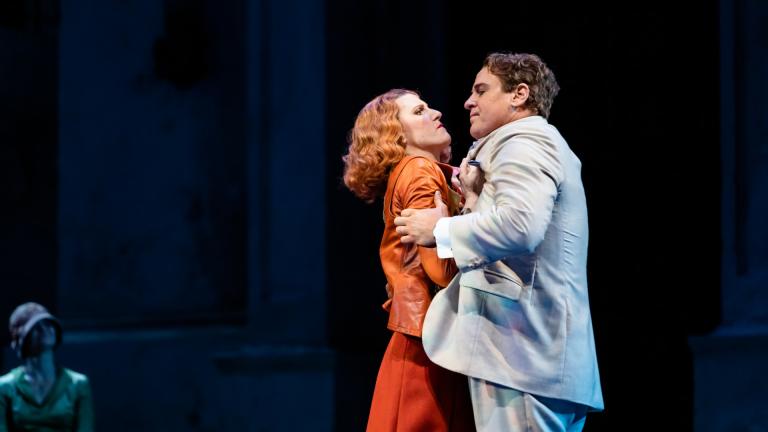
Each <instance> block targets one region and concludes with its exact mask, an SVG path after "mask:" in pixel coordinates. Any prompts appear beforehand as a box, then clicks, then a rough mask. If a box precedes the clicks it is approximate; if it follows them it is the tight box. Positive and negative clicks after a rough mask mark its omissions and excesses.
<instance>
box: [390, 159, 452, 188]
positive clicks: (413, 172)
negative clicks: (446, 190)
mask: <svg viewBox="0 0 768 432" xmlns="http://www.w3.org/2000/svg"><path fill="white" fill-rule="evenodd" d="M397 170H398V171H399V177H400V178H403V177H405V178H407V179H408V181H409V182H410V181H433V180H437V181H441V180H444V178H443V174H442V171H441V170H440V166H439V165H438V164H437V162H435V161H433V160H430V159H427V158H425V157H424V156H406V157H404V158H403V160H401V161H400V163H399V164H398V166H397Z"/></svg>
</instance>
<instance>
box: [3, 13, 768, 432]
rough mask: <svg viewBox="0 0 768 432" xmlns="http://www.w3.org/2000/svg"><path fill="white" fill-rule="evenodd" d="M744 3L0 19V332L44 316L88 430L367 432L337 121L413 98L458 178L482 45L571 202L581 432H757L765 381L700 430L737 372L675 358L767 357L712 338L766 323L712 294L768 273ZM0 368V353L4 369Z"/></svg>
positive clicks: (367, 361) (366, 344) (356, 261)
mask: <svg viewBox="0 0 768 432" xmlns="http://www.w3.org/2000/svg"><path fill="white" fill-rule="evenodd" d="M767 9H768V8H766V7H765V6H764V5H761V3H759V2H758V1H756V0H739V1H735V2H733V3H732V2H729V1H726V0H723V1H722V2H720V3H718V2H714V1H706V2H696V3H695V4H692V5H680V4H677V3H676V2H662V1H650V2H642V3H627V4H624V3H622V4H620V5H619V4H616V5H613V6H598V5H596V4H595V5H592V4H584V3H583V2H569V3H567V4H557V3H555V2H496V1H493V2H458V3H456V2H454V3H453V4H449V2H441V1H435V0H425V1H423V2H409V1H405V0H372V1H367V2H359V1H353V0H328V1H326V2H321V1H317V0H284V1H281V0H260V1H248V0H232V1H228V2H224V3H221V2H214V1H213V0H188V1H184V0H163V1H154V0H131V1H125V0H108V1H103V2H92V1H91V2H89V1H86V0H66V1H64V0H61V1H59V0H3V1H2V3H0V100H2V103H0V156H2V162H3V164H2V166H3V167H4V169H3V170H2V171H0V179H2V181H1V183H0V185H1V186H0V193H1V194H2V196H0V202H2V211H1V212H0V221H1V222H2V223H0V271H1V273H0V292H1V293H2V295H1V296H0V317H7V316H8V315H9V314H10V312H11V310H12V309H13V308H14V307H15V306H16V305H17V304H19V303H20V302H23V301H28V300H35V301H39V302H42V303H44V304H46V305H48V306H49V307H50V309H51V310H52V311H53V312H54V313H55V314H57V315H58V316H60V318H61V319H62V321H63V324H64V326H65V329H66V334H65V343H64V345H63V346H62V347H61V348H60V350H59V352H58V356H59V357H58V358H59V359H60V360H61V362H62V363H63V364H64V365H65V366H68V367H70V368H72V369H75V370H79V371H82V372H84V373H86V374H88V375H89V377H91V380H92V385H93V388H94V394H95V398H96V415H97V424H98V426H99V430H104V431H129V430H130V431H135V430H142V431H154V430H158V431H161V430H162V431H245V430H247V431H282V430H286V431H299V430H319V431H326V430H327V431H359V430H363V429H364V427H365V422H366V419H367V414H368V406H369V403H370V397H371V393H372V390H373V384H374V381H375V377H376V372H377V368H378V363H379V361H380V357H381V354H382V353H383V351H384V348H385V346H386V343H387V341H388V339H389V335H390V334H389V332H388V331H387V330H386V318H387V317H386V314H385V313H384V312H383V311H382V309H381V307H380V305H381V303H383V302H384V300H385V298H386V293H385V290H384V284H385V281H384V277H383V274H382V271H381V268H380V265H379V261H378V245H379V241H380V236H381V231H382V228H383V225H382V221H381V203H380V202H376V203H374V204H372V205H367V204H365V203H363V202H362V201H359V200H357V199H356V198H355V197H354V196H353V195H352V194H351V193H350V192H348V191H347V190H346V189H345V188H344V187H343V185H342V183H341V173H342V162H341V156H342V155H343V154H344V153H345V149H346V145H347V143H346V135H347V132H348V130H349V129H350V128H351V126H352V124H353V122H354V119H355V116H356V114H357V112H358V111H359V109H360V108H362V106H363V105H364V104H365V103H366V102H368V101H369V100H370V99H371V98H372V97H374V96H375V95H377V94H380V93H382V92H384V91H386V90H388V89H390V88H395V87H404V88H410V89H415V90H418V91H419V92H420V93H421V95H422V97H423V98H424V99H425V100H426V101H427V102H428V103H429V104H430V105H431V106H433V107H435V108H437V109H439V110H440V111H442V113H443V122H444V124H445V125H446V127H447V128H448V130H449V131H450V132H451V135H452V136H453V155H454V161H453V162H454V163H458V162H459V160H460V158H461V157H462V156H463V155H464V154H465V153H466V151H467V149H468V147H469V145H470V144H471V137H470V136H469V133H468V126H469V123H468V117H467V113H466V112H465V110H464V109H463V107H462V105H463V102H464V100H465V99H466V97H467V96H468V94H469V90H470V87H471V84H472V82H473V80H474V76H475V74H476V73H477V71H478V70H479V68H480V66H481V63H482V60H483V58H484V57H485V55H486V54H488V53H489V52H492V51H496V50H503V51H516V52H533V53H536V54H538V55H540V56H541V57H542V58H543V59H544V61H545V62H547V63H548V65H549V66H550V68H551V69H552V70H553V71H554V73H555V75H556V76H557V78H558V81H559V83H560V86H561V91H560V94H559V96H558V97H557V98H556V99H555V103H554V106H553V109H552V114H551V116H550V122H551V123H552V124H554V125H555V126H557V127H558V129H559V130H560V131H561V132H562V134H563V136H564V137H565V138H566V140H567V141H568V142H569V144H570V146H571V147H572V148H573V150H574V152H575V153H576V154H577V155H578V156H579V157H580V158H581V160H582V163H583V179H584V184H585V188H586V193H587V200H588V206H589V212H590V214H589V217H590V234H591V236H590V237H591V238H590V249H589V253H590V255H589V269H588V271H589V283H590V298H591V306H592V315H593V324H594V330H595V336H596V343H597V350H598V360H599V365H600V372H601V378H602V384H603V391H604V397H605V403H606V411H605V412H603V413H595V414H590V416H589V417H588V421H587V425H586V428H585V430H587V431H591V432H595V431H628V430H659V431H692V430H694V429H695V430H763V429H746V428H748V427H753V426H754V427H764V428H765V427H768V426H767V425H766V423H765V420H764V419H761V417H760V416H759V415H758V414H756V413H759V412H760V408H759V406H764V405H765V404H764V402H765V396H764V392H761V391H760V389H765V387H764V386H763V385H764V384H765V379H763V380H762V381H757V382H753V383H752V384H754V386H755V388H752V390H750V391H744V392H741V393H731V394H732V395H734V396H733V398H732V399H734V401H733V403H732V404H727V403H726V404H724V405H723V410H722V412H718V413H717V416H718V417H719V418H721V419H730V418H735V420H734V421H733V422H732V423H727V424H726V423H722V422H721V423H717V422H714V421H711V420H710V417H708V416H712V415H715V412H714V410H711V409H709V407H712V406H714V405H712V404H709V401H711V400H717V399H719V397H718V395H719V394H720V390H719V387H718V386H720V385H721V381H717V379H716V378H713V377H714V376H715V375H718V370H719V369H718V368H719V366H718V365H722V371H725V370H730V371H738V373H736V372H735V373H736V375H733V376H738V377H740V378H739V379H742V378H744V377H745V376H747V375H750V376H751V375H753V374H757V373H759V370H758V367H759V366H754V368H752V369H751V368H750V367H741V366H738V365H741V364H746V363H739V362H737V361H731V360H722V359H720V360H713V361H712V362H710V363H706V364H707V365H708V366H707V367H706V368H705V367H702V368H698V369H697V367H696V366H695V365H696V364H697V363H696V353H697V352H699V351H697V350H698V348H696V347H700V346H704V345H705V346H706V347H707V348H706V349H704V351H705V352H707V353H720V352H726V351H727V352H730V351H733V352H736V351H738V352H742V351H743V352H747V353H748V354H745V357H744V358H749V359H762V358H764V357H763V356H765V355H766V354H765V352H764V351H765V350H764V349H763V350H762V351H761V350H760V349H757V348H754V347H755V346H766V345H765V344H763V343H762V342H761V341H764V340H765V339H764V338H765V336H761V335H764V334H765V333H761V332H759V331H758V332H756V333H755V332H753V331H752V330H749V331H746V333H748V334H749V335H751V336H749V337H748V338H746V339H744V338H737V339H738V343H737V345H738V344H741V345H738V346H739V347H742V348H743V347H747V348H745V349H744V350H742V348H738V349H735V350H730V349H729V348H727V349H721V348H719V347H721V346H730V345H728V344H727V343H726V344H725V345H718V343H719V342H718V343H710V342H711V340H712V339H711V337H710V335H712V334H720V333H723V332H722V331H721V329H723V328H732V327H736V328H743V327H746V328H749V329H754V328H761V327H760V326H761V325H763V323H768V317H766V314H765V313H763V312H760V311H762V310H763V309H766V310H768V308H766V307H765V306H766V305H768V296H766V295H765V294H763V293H764V292H765V289H764V288H763V287H764V286H766V284H764V283H763V282H764V281H766V280H768V278H763V277H762V276H755V277H752V278H751V279H750V281H751V282H750V284H751V285H749V286H750V287H751V288H749V289H745V290H741V289H740V288H739V289H731V288H729V287H734V286H741V285H739V284H738V283H736V282H733V281H738V280H741V279H740V278H742V277H747V276H750V275H754V274H758V275H762V274H763V273H764V271H762V272H761V269H763V268H766V267H768V259H767V258H768V251H766V248H765V247H763V246H761V245H762V244H768V242H763V240H764V239H765V234H764V232H763V231H764V230H758V229H757V228H756V227H757V226H758V225H759V224H758V221H759V220H763V219H764V217H763V216H764V215H765V213H766V212H768V209H765V208H763V207H764V205H763V204H761V203H762V202H763V201H764V200H761V199H760V198H761V196H762V195H761V193H762V192H763V189H765V188H768V186H766V187H763V186H762V185H763V184H766V185H768V182H763V181H762V179H763V176H761V175H758V174H757V173H759V172H762V168H763V166H762V165H763V162H762V161H763V159H765V158H766V157H765V154H766V153H765V151H764V149H765V144H764V142H765V141H764V136H765V135H764V129H763V128H762V126H759V125H760V124H763V123H765V122H764V120H765V113H766V112H768V110H766V104H765V101H767V100H768V92H767V91H766V86H765V85H764V84H761V82H762V81H761V78H760V77H761V76H764V75H762V72H764V71H766V67H765V66H764V64H765V61H762V60H759V58H760V57H761V56H760V55H759V53H762V52H764V48H766V47H768V46H767V45H766V44H765V40H766V39H768V38H766V34H765V31H764V29H765V28H768V26H765V25H763V24H764V23H766V22H768V18H766V17H768V12H767V11H766V10H767ZM761 29H762V30H761ZM761 116H762V117H761ZM761 118H762V123H761ZM761 137H762V138H761ZM724 167H725V168H724ZM733 167H736V168H733ZM766 172H768V171H766ZM739 173H747V174H739ZM723 215H725V216H723ZM734 215H735V216H734ZM734 227H735V228H734ZM734 245H735V246H734ZM732 246H733V248H732ZM734 248H735V249H734ZM734 251H735V252H734ZM729 256H736V257H737V258H736V261H735V264H733V265H732V263H731V260H729V258H727V257H729ZM739 257H741V258H739ZM731 275H733V277H731ZM750 277H751V276H750ZM729 289H731V290H730V291H728V290H729ZM728 292H731V293H737V294H733V295H730V296H729V295H726V294H724V293H728ZM726 300H727V301H726ZM742 318H743V319H742ZM2 319H5V318H2ZM738 324H745V326H739V325H738ZM725 333H728V332H725ZM736 333H738V332H736ZM729 334H730V333H729ZM739 334H742V333H739ZM755 334H758V336H754V335H755ZM749 338H752V339H749ZM717 340H719V339H717ZM728 340H729V341H731V342H732V339H728ZM696 341H704V342H701V343H700V344H699V345H697V342H696ZM707 341H710V342H707ZM744 341H746V342H744ZM755 341H757V342H755ZM0 342H2V343H3V345H5V346H7V344H8V336H7V335H6V334H5V333H4V332H0ZM728 343H730V342H728ZM701 344H703V345H701ZM734 346H735V345H734ZM729 350H730V351H729ZM750 350H752V351H750ZM704 351H702V352H704ZM715 357H716V356H715ZM707 358H710V357H707ZM712 358H714V357H712ZM718 359H719V358H718ZM17 363H18V362H17V360H16V359H15V358H14V357H13V355H12V353H11V352H10V350H7V349H6V352H5V354H4V356H3V358H1V359H0V366H2V372H3V373H4V372H6V371H7V370H9V369H10V368H11V367H13V366H15V365H16V364H17ZM747 363H748V362H747ZM700 364H701V363H700ZM754 364H755V365H758V364H759V362H758V361H757V360H755V362H754ZM697 371H700V373H698V374H697ZM702 371H703V372H702ZM713 371H714V372H713ZM729 376H731V375H728V374H726V373H723V375H722V377H721V379H722V380H723V381H722V382H724V381H725V380H729V381H731V382H741V381H739V379H730V378H728V377H729ZM744 379H746V378H744ZM744 382H745V383H747V384H745V385H750V384H749V381H748V380H746V381H744ZM726 397H727V396H726ZM755 397H756V398H757V399H755ZM745 401H749V402H745ZM761 401H762V402H761ZM737 405H738V408H736V406H737ZM697 407H698V408H697ZM729 413H730V414H729ZM723 421H725V420H723ZM721 424H726V426H721ZM755 425H757V426H755Z"/></svg>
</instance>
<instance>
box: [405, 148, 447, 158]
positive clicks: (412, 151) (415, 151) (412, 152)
mask: <svg viewBox="0 0 768 432" xmlns="http://www.w3.org/2000/svg"><path fill="white" fill-rule="evenodd" d="M405 154H407V155H408V156H423V157H425V158H427V159H430V160H433V161H435V162H437V161H438V160H440V159H439V156H440V153H438V154H434V153H432V152H430V151H427V150H424V149H421V148H418V147H414V146H409V145H406V147H405Z"/></svg>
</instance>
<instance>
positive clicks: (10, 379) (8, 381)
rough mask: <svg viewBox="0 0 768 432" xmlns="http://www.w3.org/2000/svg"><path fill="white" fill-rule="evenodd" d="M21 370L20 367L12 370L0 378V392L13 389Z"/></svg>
mask: <svg viewBox="0 0 768 432" xmlns="http://www.w3.org/2000/svg"><path fill="white" fill-rule="evenodd" d="M21 373H22V369H21V366H19V367H17V368H14V369H12V370H11V371H10V372H8V373H7V374H5V375H2V376H0V392H4V391H5V390H6V389H8V388H11V387H14V386H15V385H16V383H17V382H18V381H19V377H20V376H21Z"/></svg>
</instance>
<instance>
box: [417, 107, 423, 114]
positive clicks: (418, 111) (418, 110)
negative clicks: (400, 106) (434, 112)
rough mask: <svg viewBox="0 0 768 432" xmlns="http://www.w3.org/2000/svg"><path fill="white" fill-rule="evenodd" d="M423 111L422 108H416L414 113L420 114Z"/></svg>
mask: <svg viewBox="0 0 768 432" xmlns="http://www.w3.org/2000/svg"><path fill="white" fill-rule="evenodd" d="M423 112H424V108H419V109H417V110H416V114H421V113H423Z"/></svg>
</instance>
